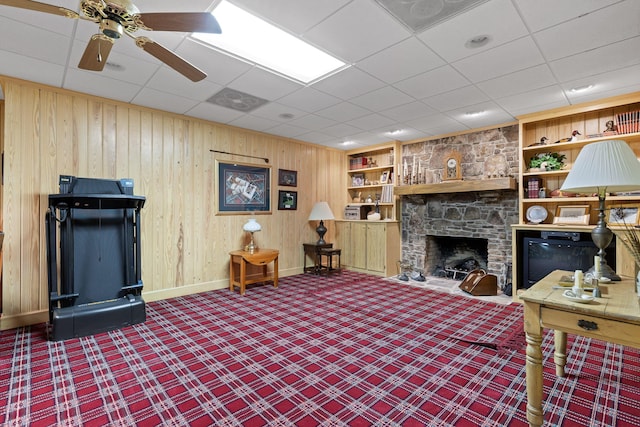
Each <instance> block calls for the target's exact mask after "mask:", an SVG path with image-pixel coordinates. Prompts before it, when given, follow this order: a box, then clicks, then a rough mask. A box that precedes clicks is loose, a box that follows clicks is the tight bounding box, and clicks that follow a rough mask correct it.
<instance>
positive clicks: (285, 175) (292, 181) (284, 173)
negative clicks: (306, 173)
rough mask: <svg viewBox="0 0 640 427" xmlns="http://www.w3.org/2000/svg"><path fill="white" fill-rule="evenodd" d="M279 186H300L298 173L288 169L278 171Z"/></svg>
mask: <svg viewBox="0 0 640 427" xmlns="http://www.w3.org/2000/svg"><path fill="white" fill-rule="evenodd" d="M278 185H282V186H283V187H297V186H298V172H297V171H290V170H287V169H278Z"/></svg>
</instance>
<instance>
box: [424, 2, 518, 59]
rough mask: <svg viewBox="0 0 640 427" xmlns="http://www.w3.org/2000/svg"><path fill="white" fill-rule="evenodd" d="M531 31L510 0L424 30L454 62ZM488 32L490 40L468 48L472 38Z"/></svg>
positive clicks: (429, 41) (434, 45) (437, 49)
mask: <svg viewBox="0 0 640 427" xmlns="http://www.w3.org/2000/svg"><path fill="white" fill-rule="evenodd" d="M526 35H528V31H527V29H526V28H525V27H524V25H523V23H522V20H521V19H520V16H519V15H518V12H517V10H516V9H515V8H514V7H513V4H512V3H511V1H510V0H493V1H490V2H487V3H483V4H481V5H480V6H478V7H476V8H473V9H472V10H470V11H469V12H467V13H464V14H462V15H459V16H456V17H455V18H453V19H450V20H449V21H447V22H444V23H442V24H440V25H438V26H436V27H434V28H431V29H429V30H427V31H425V32H424V33H422V34H420V35H419V36H418V38H420V40H422V41H424V42H425V43H427V45H428V46H430V47H431V48H432V49H433V50H434V51H435V52H436V53H437V54H438V55H440V56H441V57H442V58H444V59H445V60H446V61H448V62H454V61H457V60H459V59H462V58H466V57H467V56H470V55H475V54H478V53H480V52H483V51H486V50H489V49H493V48H495V47H497V46H500V45H502V44H505V43H508V42H511V41H513V40H516V39H518V38H521V37H523V36H526ZM478 36H488V37H489V40H490V41H489V43H488V44H486V45H485V46H482V47H477V48H468V47H467V46H466V43H467V41H468V40H470V39H472V38H475V37H478Z"/></svg>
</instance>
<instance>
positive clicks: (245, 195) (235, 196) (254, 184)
mask: <svg viewBox="0 0 640 427" xmlns="http://www.w3.org/2000/svg"><path fill="white" fill-rule="evenodd" d="M216 177H217V178H218V197H217V199H218V203H217V209H216V215H224V214H269V213H271V166H258V165H253V164H249V163H238V162H234V163H228V162H223V161H220V160H216Z"/></svg>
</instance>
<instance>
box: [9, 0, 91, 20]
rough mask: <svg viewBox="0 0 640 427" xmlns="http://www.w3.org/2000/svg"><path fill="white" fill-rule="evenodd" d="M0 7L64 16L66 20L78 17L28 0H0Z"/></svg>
mask: <svg viewBox="0 0 640 427" xmlns="http://www.w3.org/2000/svg"><path fill="white" fill-rule="evenodd" d="M0 5H4V6H11V7H18V8H20V9H29V10H35V11H36V12H44V13H52V14H54V15H60V16H66V17H67V18H73V19H78V18H79V17H80V15H78V14H77V13H76V12H74V11H73V10H71V9H65V8H64V7H60V6H54V5H51V4H46V3H39V2H37V1H30V0H0Z"/></svg>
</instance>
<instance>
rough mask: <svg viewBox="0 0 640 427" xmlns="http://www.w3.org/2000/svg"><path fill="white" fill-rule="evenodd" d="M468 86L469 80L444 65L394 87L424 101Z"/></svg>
mask: <svg viewBox="0 0 640 427" xmlns="http://www.w3.org/2000/svg"><path fill="white" fill-rule="evenodd" d="M468 84H469V80H467V79H465V78H464V77H463V76H462V75H461V74H460V73H459V72H458V71H457V70H455V69H454V68H453V67H451V66H449V65H445V66H444V67H440V68H437V69H435V70H432V71H428V72H426V73H422V74H420V75H418V76H415V77H411V78H409V79H406V80H403V81H401V82H398V83H395V84H394V86H395V87H396V88H398V89H400V90H401V91H403V92H404V93H407V94H409V95H411V96H412V97H414V98H416V99H424V98H427V97H429V96H433V95H437V94H439V93H443V92H448V91H450V90H454V89H457V88H460V87H463V86H466V85H468ZM387 108H388V107H387Z"/></svg>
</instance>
